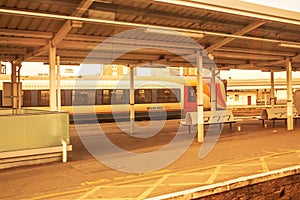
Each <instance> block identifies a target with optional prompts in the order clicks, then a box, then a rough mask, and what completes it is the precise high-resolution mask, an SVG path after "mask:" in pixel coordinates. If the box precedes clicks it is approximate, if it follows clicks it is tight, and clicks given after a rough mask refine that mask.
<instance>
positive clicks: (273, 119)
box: [273, 119, 275, 128]
mask: <svg viewBox="0 0 300 200" xmlns="http://www.w3.org/2000/svg"><path fill="white" fill-rule="evenodd" d="M274 127H275V119H273V128H274Z"/></svg>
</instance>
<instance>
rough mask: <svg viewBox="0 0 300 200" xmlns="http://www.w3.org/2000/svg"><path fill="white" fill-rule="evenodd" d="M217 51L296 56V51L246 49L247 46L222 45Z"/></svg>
mask: <svg viewBox="0 0 300 200" xmlns="http://www.w3.org/2000/svg"><path fill="white" fill-rule="evenodd" d="M217 51H225V52H236V53H250V54H263V55H273V56H284V57H291V56H295V53H290V52H283V51H280V52H278V51H267V50H259V49H245V48H235V47H220V48H218V50H217Z"/></svg>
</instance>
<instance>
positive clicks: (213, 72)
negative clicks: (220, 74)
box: [210, 69, 217, 111]
mask: <svg viewBox="0 0 300 200" xmlns="http://www.w3.org/2000/svg"><path fill="white" fill-rule="evenodd" d="M210 98H211V111H216V110H217V88H216V70H215V69H212V70H211V83H210Z"/></svg>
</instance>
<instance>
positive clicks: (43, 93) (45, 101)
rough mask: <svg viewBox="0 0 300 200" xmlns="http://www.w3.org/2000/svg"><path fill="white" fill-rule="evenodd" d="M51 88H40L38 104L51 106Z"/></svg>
mask: <svg viewBox="0 0 300 200" xmlns="http://www.w3.org/2000/svg"><path fill="white" fill-rule="evenodd" d="M49 102H50V95H49V90H39V92H38V105H39V106H49V105H50V103H49Z"/></svg>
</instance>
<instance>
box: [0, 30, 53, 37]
mask: <svg viewBox="0 0 300 200" xmlns="http://www.w3.org/2000/svg"><path fill="white" fill-rule="evenodd" d="M0 35H5V36H14V37H30V38H42V39H50V38H52V37H53V34H52V33H49V32H42V31H28V30H16V29H4V28H1V29H0Z"/></svg>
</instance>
